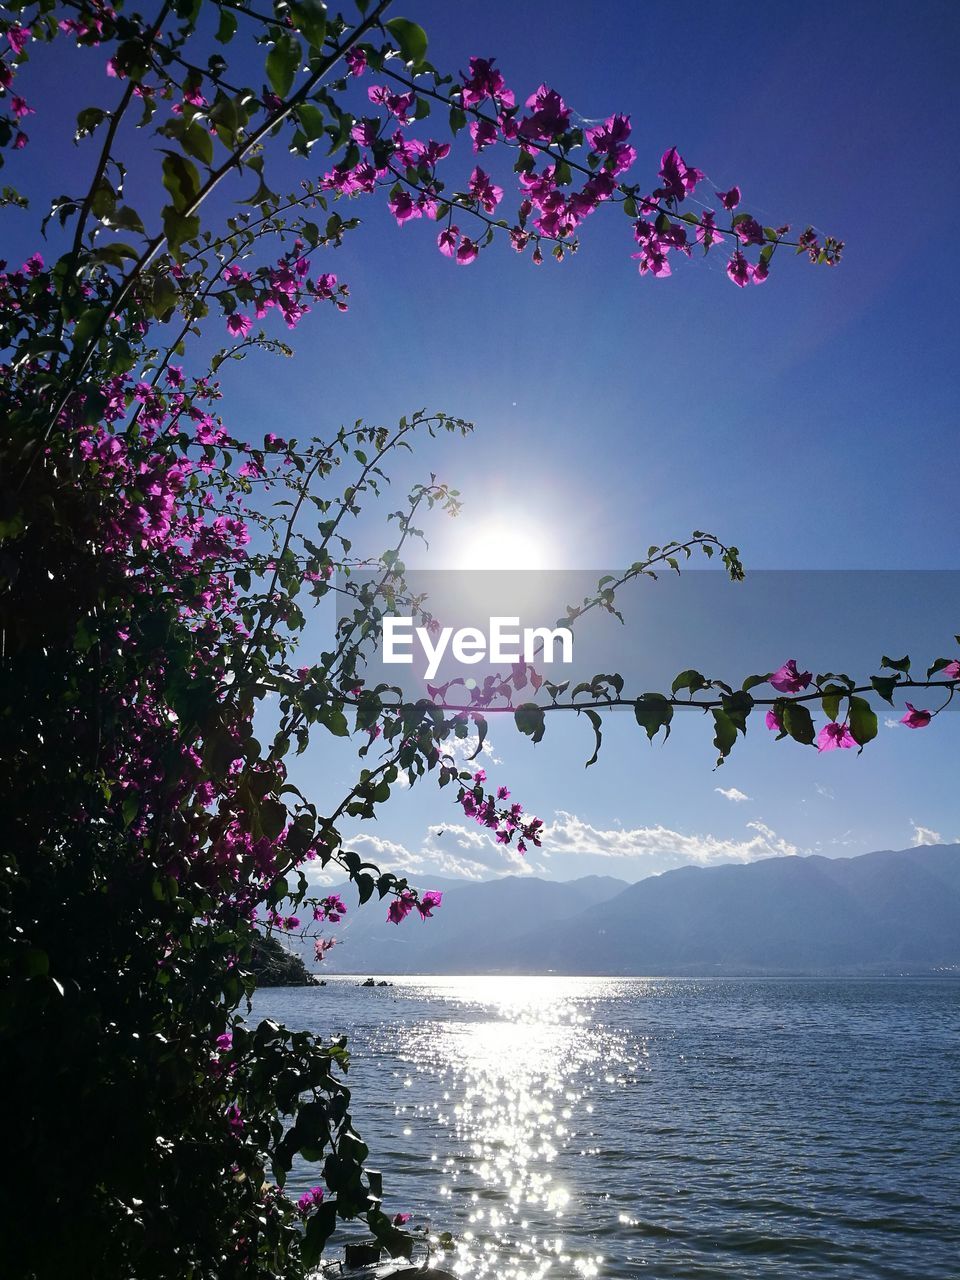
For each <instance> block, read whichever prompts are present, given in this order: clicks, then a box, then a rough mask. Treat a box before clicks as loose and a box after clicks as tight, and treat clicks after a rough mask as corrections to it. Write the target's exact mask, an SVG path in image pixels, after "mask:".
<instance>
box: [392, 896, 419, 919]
mask: <svg viewBox="0 0 960 1280" xmlns="http://www.w3.org/2000/svg"><path fill="white" fill-rule="evenodd" d="M416 900H417V895H416V894H415V893H414V892H413V890H412V889H404V890H403V891H402V893H401V894H400V895H399V896H398V897H396V898H394V900H393V901H392V902H391V903H390V906H389V907H388V908H387V922H388V923H389V924H400V923H401V922H402V921H404V920H406V918H407V916H408V915H409V914H410V912H411V911H412V910H413V907H414V904H415V902H416Z"/></svg>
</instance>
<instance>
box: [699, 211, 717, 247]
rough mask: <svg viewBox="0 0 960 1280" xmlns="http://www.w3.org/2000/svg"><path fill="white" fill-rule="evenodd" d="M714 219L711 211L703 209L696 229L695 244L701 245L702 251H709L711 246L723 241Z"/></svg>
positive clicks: (714, 215)
mask: <svg viewBox="0 0 960 1280" xmlns="http://www.w3.org/2000/svg"><path fill="white" fill-rule="evenodd" d="M715 218H716V214H715V213H714V211H713V210H712V209H704V211H703V213H702V214H701V215H700V225H699V227H697V244H702V245H703V247H704V249H709V248H710V246H711V245H713V244H719V243H720V241H721V240H722V239H723V236H722V235H721V233H720V232H719V231H718V230H717V224H716V221H715Z"/></svg>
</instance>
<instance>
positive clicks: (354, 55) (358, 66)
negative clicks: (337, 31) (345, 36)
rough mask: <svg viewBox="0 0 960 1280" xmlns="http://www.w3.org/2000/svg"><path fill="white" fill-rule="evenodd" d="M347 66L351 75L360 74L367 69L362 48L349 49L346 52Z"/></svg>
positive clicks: (365, 56)
mask: <svg viewBox="0 0 960 1280" xmlns="http://www.w3.org/2000/svg"><path fill="white" fill-rule="evenodd" d="M347 67H348V69H349V71H350V74H351V75H352V76H362V75H363V73H364V71H366V69H367V55H366V54H365V53H364V51H363V50H362V49H351V50H350V51H349V52H348V53H347Z"/></svg>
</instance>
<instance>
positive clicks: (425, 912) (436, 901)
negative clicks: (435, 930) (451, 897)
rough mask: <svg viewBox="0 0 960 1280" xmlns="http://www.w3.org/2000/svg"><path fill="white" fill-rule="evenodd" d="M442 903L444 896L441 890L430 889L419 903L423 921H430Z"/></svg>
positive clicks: (418, 908) (418, 906) (418, 907)
mask: <svg viewBox="0 0 960 1280" xmlns="http://www.w3.org/2000/svg"><path fill="white" fill-rule="evenodd" d="M442 901H443V894H442V893H441V892H440V890H439V889H428V890H427V892H426V893H425V894H424V895H423V896H422V897H421V899H420V901H419V902H418V903H417V910H418V911H419V912H420V918H421V920H429V919H430V917H431V916H432V915H433V913H434V910H435V909H436V908H437V907H439V906H440V904H441V902H442Z"/></svg>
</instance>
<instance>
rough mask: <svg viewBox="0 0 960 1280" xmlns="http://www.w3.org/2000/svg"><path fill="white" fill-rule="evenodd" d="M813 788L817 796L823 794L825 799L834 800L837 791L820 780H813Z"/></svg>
mask: <svg viewBox="0 0 960 1280" xmlns="http://www.w3.org/2000/svg"><path fill="white" fill-rule="evenodd" d="M813 789H814V791H815V792H816V793H817V795H818V796H823V798H824V799H825V800H836V798H837V793H836V792H835V791H834V790H833V789H832V788H830V787H825V786H824V785H823V783H822V782H815V783H814V784H813Z"/></svg>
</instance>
